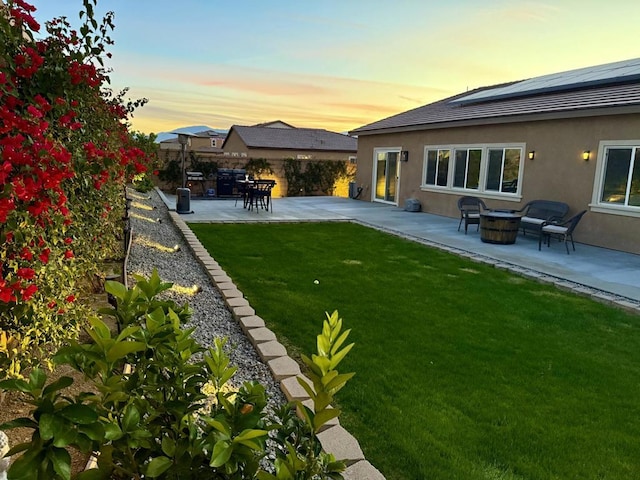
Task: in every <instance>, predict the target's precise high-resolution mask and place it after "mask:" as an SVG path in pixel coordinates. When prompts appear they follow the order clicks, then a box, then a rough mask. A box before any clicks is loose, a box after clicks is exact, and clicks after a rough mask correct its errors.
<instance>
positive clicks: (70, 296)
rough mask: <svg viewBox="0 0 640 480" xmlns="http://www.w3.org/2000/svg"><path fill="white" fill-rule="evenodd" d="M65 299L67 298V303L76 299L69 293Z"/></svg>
mask: <svg viewBox="0 0 640 480" xmlns="http://www.w3.org/2000/svg"><path fill="white" fill-rule="evenodd" d="M66 300H67V302H69V303H71V302H75V301H76V297H75V295H69V296H68V297H67V298H66Z"/></svg>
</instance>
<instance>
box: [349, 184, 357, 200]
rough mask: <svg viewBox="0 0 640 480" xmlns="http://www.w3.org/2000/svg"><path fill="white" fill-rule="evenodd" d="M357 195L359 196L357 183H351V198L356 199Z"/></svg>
mask: <svg viewBox="0 0 640 480" xmlns="http://www.w3.org/2000/svg"><path fill="white" fill-rule="evenodd" d="M356 195H358V187H357V186H356V182H349V198H356Z"/></svg>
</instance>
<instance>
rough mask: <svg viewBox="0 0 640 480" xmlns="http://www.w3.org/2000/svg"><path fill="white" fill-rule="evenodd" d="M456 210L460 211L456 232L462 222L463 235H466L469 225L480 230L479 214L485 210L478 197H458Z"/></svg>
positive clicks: (485, 207)
mask: <svg viewBox="0 0 640 480" xmlns="http://www.w3.org/2000/svg"><path fill="white" fill-rule="evenodd" d="M458 210H460V222H458V231H460V226H461V225H462V221H463V220H464V234H465V235H466V234H467V227H468V226H469V225H478V229H480V212H481V211H482V210H487V206H486V205H485V203H484V202H483V201H482V200H481V199H479V198H478V197H471V196H466V197H460V198H459V199H458Z"/></svg>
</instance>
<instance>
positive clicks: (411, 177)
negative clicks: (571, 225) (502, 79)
mask: <svg viewBox="0 0 640 480" xmlns="http://www.w3.org/2000/svg"><path fill="white" fill-rule="evenodd" d="M350 133H351V134H353V135H357V136H358V159H359V162H358V171H357V177H356V181H357V184H358V186H361V187H362V188H363V194H362V195H361V196H360V199H361V200H367V201H375V202H385V203H390V204H396V205H399V206H403V204H404V203H405V202H406V200H407V199H410V198H414V199H417V200H419V201H420V203H421V206H422V210H423V211H425V212H429V213H433V214H438V215H445V216H450V217H458V216H459V212H458V209H457V200H458V198H460V197H461V196H464V195H473V196H477V197H480V198H482V199H483V200H484V201H485V203H487V205H488V206H489V207H491V208H508V209H519V208H521V207H522V206H524V204H525V203H526V202H528V201H530V200H536V199H544V200H556V201H562V202H565V203H567V204H568V205H569V206H570V212H569V215H571V214H573V213H577V212H579V211H581V210H585V209H586V210H587V211H588V212H587V214H586V215H585V216H584V217H583V218H582V220H581V222H580V224H579V226H578V228H577V229H576V231H575V234H574V236H575V239H576V241H578V242H582V243H586V244H591V245H596V246H601V247H606V248H611V249H616V250H622V251H626V252H631V253H636V254H640V241H639V239H640V59H634V60H628V61H623V62H616V63H613V64H607V65H600V66H595V67H589V68H584V69H579V70H574V71H570V72H562V73H558V74H553V75H545V76H542V77H536V78H532V79H529V80H524V81H519V82H511V83H506V84H501V85H494V86H491V87H485V88H480V89H477V90H473V91H470V92H465V93H461V94H459V95H455V96H453V97H450V98H446V99H444V100H440V101H438V102H435V103H432V104H429V105H425V106H422V107H419V108H416V109H413V110H410V111H407V112H403V113H400V114H398V115H394V116H392V117H388V118H385V119H382V120H379V121H377V122H374V123H371V124H369V125H365V126H362V127H360V128H357V129H355V130H353V131H352V132H350Z"/></svg>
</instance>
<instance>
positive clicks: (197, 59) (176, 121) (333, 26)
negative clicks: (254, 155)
mask: <svg viewBox="0 0 640 480" xmlns="http://www.w3.org/2000/svg"><path fill="white" fill-rule="evenodd" d="M30 3H32V4H33V5H35V6H36V8H37V9H38V11H37V12H36V13H35V16H36V18H37V19H38V21H40V22H41V23H44V21H45V20H49V19H51V18H53V17H58V16H66V17H67V18H68V19H69V20H70V21H71V23H72V24H73V25H76V26H79V25H80V21H79V19H78V12H79V11H80V10H81V8H82V0H31V1H30ZM107 11H113V12H115V26H116V28H115V30H114V31H113V32H112V34H111V36H112V38H113V40H114V41H115V45H113V46H111V47H110V48H109V51H110V52H111V53H112V54H113V57H112V58H111V59H110V60H108V61H107V63H106V65H107V66H108V67H110V68H112V69H113V72H112V73H111V80H112V87H113V88H114V90H116V91H117V90H120V89H121V88H124V87H129V88H130V90H129V93H128V97H129V98H131V99H137V98H148V99H149V103H148V104H147V105H146V106H144V107H143V108H141V109H139V110H137V111H136V113H135V114H134V118H133V119H132V122H131V123H132V128H133V129H134V130H138V131H142V132H145V133H151V132H154V133H158V132H161V131H170V130H173V129H175V128H179V127H184V126H187V125H207V126H209V127H212V128H219V129H228V128H230V127H231V126H232V125H253V124H256V123H260V122H267V121H272V120H282V121H284V122H287V123H289V124H292V125H294V126H297V127H310V128H325V129H327V130H331V131H336V132H344V131H349V130H352V129H355V128H357V127H360V126H362V125H365V124H368V123H371V122H373V121H376V120H380V119H382V118H385V117H388V116H390V115H393V114H396V113H400V112H403V111H406V110H410V109H412V108H416V107H419V106H422V105H425V104H428V103H431V102H434V101H437V100H440V99H443V98H446V97H448V96H451V95H454V94H457V93H461V92H464V91H466V90H470V89H473V88H477V87H481V86H487V85H494V84H498V83H502V82H508V81H513V80H523V79H526V78H531V77H535V76H539V75H545V74H549V73H555V72H561V71H565V70H571V69H575V68H581V67H587V66H593V65H599V64H603V63H610V62H616V61H620V60H627V59H631V58H637V57H640V30H638V26H637V20H638V18H640V2H637V1H629V0H609V1H606V2H604V1H602V0H555V1H535V2H534V1H531V2H530V1H516V0H513V1H507V0H504V1H498V0H496V1H476V0H448V1H440V0H395V1H393V2H389V1H388V0H386V1H379V0H322V1H317V0H296V1H289V0H271V1H264V0H235V1H231V2H221V1H216V0H200V1H197V0H181V1H175V0H174V1H171V2H169V1H164V0H99V1H98V6H97V9H96V12H97V15H96V17H97V18H102V16H103V14H104V13H105V12H107Z"/></svg>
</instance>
